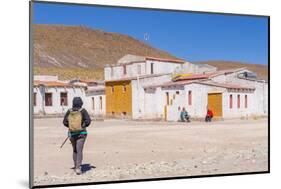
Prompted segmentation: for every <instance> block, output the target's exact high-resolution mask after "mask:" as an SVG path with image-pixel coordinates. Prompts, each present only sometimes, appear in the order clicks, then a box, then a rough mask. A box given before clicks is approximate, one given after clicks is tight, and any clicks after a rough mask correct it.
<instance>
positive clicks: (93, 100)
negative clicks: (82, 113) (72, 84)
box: [92, 97, 95, 110]
mask: <svg viewBox="0 0 281 189" xmlns="http://www.w3.org/2000/svg"><path fill="white" fill-rule="evenodd" d="M92 104H93V110H95V97H92Z"/></svg>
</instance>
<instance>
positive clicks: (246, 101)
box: [245, 95, 248, 108]
mask: <svg viewBox="0 0 281 189" xmlns="http://www.w3.org/2000/svg"><path fill="white" fill-rule="evenodd" d="M245 108H248V96H247V95H245Z"/></svg>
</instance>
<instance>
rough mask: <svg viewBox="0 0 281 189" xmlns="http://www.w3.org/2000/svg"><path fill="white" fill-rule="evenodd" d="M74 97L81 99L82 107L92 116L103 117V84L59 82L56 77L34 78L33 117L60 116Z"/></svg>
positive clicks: (70, 104)
mask: <svg viewBox="0 0 281 189" xmlns="http://www.w3.org/2000/svg"><path fill="white" fill-rule="evenodd" d="M74 97H81V99H82V100H83V107H84V108H85V109H86V110H87V111H88V112H89V114H90V115H92V116H104V115H105V102H106V101H105V100H106V98H105V91H104V84H99V85H95V86H92V85H90V86H89V84H88V83H87V82H72V81H59V80H58V77H57V76H42V75H36V76H34V86H33V98H32V99H33V110H34V114H35V115H62V114H65V113H66V111H67V110H68V109H69V108H71V107H72V100H73V98H74Z"/></svg>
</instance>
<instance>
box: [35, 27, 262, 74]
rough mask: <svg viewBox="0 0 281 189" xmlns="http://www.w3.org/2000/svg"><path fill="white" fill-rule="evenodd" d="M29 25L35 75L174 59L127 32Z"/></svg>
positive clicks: (223, 65) (100, 70) (94, 70)
mask: <svg viewBox="0 0 281 189" xmlns="http://www.w3.org/2000/svg"><path fill="white" fill-rule="evenodd" d="M33 27H34V73H35V74H51V75H59V77H60V79H70V78H81V79H103V67H104V65H106V64H114V63H116V62H117V60H118V59H120V58H121V57H122V56H124V55H126V54H135V55H143V56H152V57H161V58H174V59H177V57H175V56H173V55H171V54H169V53H168V52H165V51H162V50H160V49H156V48H154V47H151V46H149V45H147V44H145V43H144V42H143V41H140V40H137V39H134V38H132V37H130V36H128V35H123V34H119V33H110V32H105V31H101V30H95V29H91V28H87V27H84V26H64V25H37V24H35V25H34V26H33ZM206 63H208V64H210V65H214V66H217V67H219V68H226V67H241V65H242V64H241V63H235V62H222V61H220V62H206ZM243 66H244V65H243ZM251 66H252V65H251ZM247 67H249V66H248V65H247ZM256 68H258V69H256ZM249 69H250V67H249ZM264 69H265V68H263V67H262V66H260V65H257V66H256V67H255V66H254V67H253V71H255V70H257V71H258V73H259V75H261V76H262V77H267V75H266V74H267V71H265V70H264Z"/></svg>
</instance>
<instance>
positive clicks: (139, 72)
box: [138, 65, 141, 75]
mask: <svg viewBox="0 0 281 189" xmlns="http://www.w3.org/2000/svg"><path fill="white" fill-rule="evenodd" d="M138 75H141V65H138Z"/></svg>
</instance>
